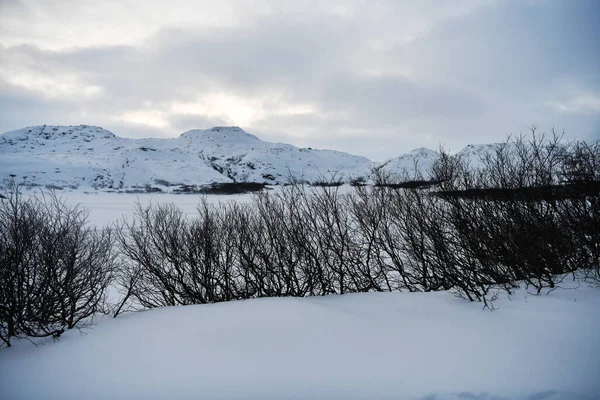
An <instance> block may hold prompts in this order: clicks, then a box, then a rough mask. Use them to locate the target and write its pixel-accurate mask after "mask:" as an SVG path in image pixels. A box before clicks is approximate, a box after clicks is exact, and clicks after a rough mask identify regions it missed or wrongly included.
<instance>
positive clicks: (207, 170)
mask: <svg viewBox="0 0 600 400" xmlns="http://www.w3.org/2000/svg"><path fill="white" fill-rule="evenodd" d="M478 148H479V147H477V146H475V147H473V149H472V153H473V156H475V155H476V154H477V149H478ZM436 158H437V154H436V153H435V152H434V151H432V150H429V149H425V148H421V149H416V150H413V151H411V152H409V153H407V154H405V155H402V156H399V157H397V158H393V159H390V160H388V161H386V162H384V163H373V162H371V161H370V160H368V159H367V158H365V157H360V156H356V155H351V154H348V153H343V152H339V151H333V150H314V149H311V148H298V147H295V146H292V145H289V144H283V143H271V142H266V141H262V140H260V139H258V138H257V137H256V136H254V135H251V134H248V133H246V132H244V131H243V130H242V129H240V128H237V127H215V128H211V129H206V130H191V131H188V132H185V133H183V134H182V135H181V136H179V137H177V138H172V139H127V138H121V137H118V136H116V135H114V134H113V133H112V132H109V131H107V130H105V129H102V128H100V127H95V126H87V125H79V126H49V125H44V126H35V127H29V128H24V129H19V130H16V131H11V132H7V133H4V134H2V135H0V186H5V185H7V184H8V183H9V182H10V181H11V179H14V180H15V181H16V182H18V183H23V184H25V185H30V186H48V185H50V186H54V187H60V188H71V189H76V188H83V189H85V188H93V189H101V190H120V189H126V188H136V187H145V186H158V187H162V188H166V187H169V186H177V185H203V184H210V183H215V182H260V183H267V184H283V183H286V182H287V181H288V178H289V176H290V175H292V176H294V177H296V178H299V179H302V180H304V181H307V182H310V183H314V182H317V181H322V180H331V179H336V180H343V181H345V182H349V181H350V180H352V179H356V178H362V179H367V177H368V176H369V174H370V171H371V169H372V168H381V169H383V170H385V171H390V172H392V173H395V174H398V175H400V176H402V177H403V178H407V179H413V178H415V177H416V176H418V175H419V174H426V173H425V172H424V171H426V170H427V168H429V166H431V165H432V164H433V162H435V160H436Z"/></svg>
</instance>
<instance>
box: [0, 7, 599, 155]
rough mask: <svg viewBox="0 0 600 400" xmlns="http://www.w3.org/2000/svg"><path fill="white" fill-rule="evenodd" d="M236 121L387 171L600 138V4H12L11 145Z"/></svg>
mask: <svg viewBox="0 0 600 400" xmlns="http://www.w3.org/2000/svg"><path fill="white" fill-rule="evenodd" d="M40 124H63V125H74V124H88V125H99V126H102V127H104V128H106V129H109V130H111V131H113V132H114V133H115V134H117V135H119V136H126V137H174V136H177V135H179V134H180V133H182V132H184V131H186V130H189V129H194V128H209V127H212V126H219V125H237V126H240V127H241V128H243V129H244V130H246V131H248V132H251V133H253V134H255V135H257V136H258V137H260V138H262V139H265V140H271V141H281V142H287V143H292V144H295V145H298V146H311V147H317V148H332V149H336V150H342V151H348V152H351V153H355V154H360V155H364V156H367V157H369V158H371V159H374V160H381V159H385V158H387V157H392V156H395V155H399V154H401V153H404V152H407V151H409V150H411V149H413V148H416V147H431V148H435V147H437V146H438V145H440V144H442V145H444V146H445V147H447V148H450V149H453V150H458V149H460V148H461V147H463V146H465V145H466V144H469V143H487V142H495V141H500V140H502V139H504V138H505V136H506V135H507V134H509V133H511V132H512V133H519V132H521V131H522V132H525V131H526V130H527V127H529V126H531V125H537V126H538V127H539V128H540V129H541V130H544V131H546V130H548V129H549V128H551V127H552V126H555V127H556V128H557V129H559V130H563V129H564V130H566V132H567V136H568V137H571V138H587V139H590V138H597V137H599V136H600V1H598V0H589V1H588V0H564V1H561V0H522V1H519V0H506V1H503V0H490V1H488V0H472V1H471V0H452V1H433V0H419V1H411V2H409V1H370V0H369V1H354V2H352V1H315V2H312V1H306V0H300V1H280V0H271V1H260V0H256V1H241V0H240V1H228V0H221V1H210V2H208V1H207V2H204V1H198V0H190V1H187V0H169V1H162V0H161V1H155V0H145V1H129V0H117V1H113V0H102V1H99V0H93V1H87V0H57V1H52V0H37V1H36V0H0V132H5V131H9V130H12V129H17V128H22V127H25V126H30V125H40Z"/></svg>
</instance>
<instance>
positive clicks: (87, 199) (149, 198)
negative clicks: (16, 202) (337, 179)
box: [26, 189, 277, 226]
mask: <svg viewBox="0 0 600 400" xmlns="http://www.w3.org/2000/svg"><path fill="white" fill-rule="evenodd" d="M274 190H277V189H274ZM37 193H40V192H39V191H36V190H32V191H28V192H26V194H30V195H31V194H37ZM57 195H58V196H59V197H60V198H62V199H64V200H65V202H66V203H67V204H68V205H70V206H75V205H78V204H79V205H81V206H83V207H84V208H86V209H87V210H88V211H89V218H88V220H89V222H90V223H91V224H93V225H96V226H106V225H110V224H112V223H113V222H118V221H119V220H121V219H122V218H129V219H131V217H132V216H133V214H134V212H135V207H136V203H138V202H139V203H140V204H142V205H149V204H158V203H173V204H176V205H177V207H179V208H180V209H181V210H182V211H183V212H184V213H186V214H188V215H194V214H195V213H196V207H197V206H198V203H199V202H200V200H201V199H202V198H203V197H204V198H206V199H208V201H209V202H210V203H219V202H223V203H225V202H228V201H236V202H239V203H246V202H249V201H250V200H251V198H252V195H251V194H239V195H207V196H201V195H194V194H170V193H160V194H151V193H144V194H128V193H123V194H116V193H102V192H99V193H94V194H85V193H81V192H71V193H63V192H57Z"/></svg>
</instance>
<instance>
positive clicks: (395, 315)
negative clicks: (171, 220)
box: [0, 282, 600, 400]
mask: <svg viewBox="0 0 600 400" xmlns="http://www.w3.org/2000/svg"><path fill="white" fill-rule="evenodd" d="M563 286H565V287H566V288H561V289H557V290H555V291H553V292H552V293H550V294H549V295H542V296H534V295H530V294H528V292H527V290H526V289H522V290H520V291H518V292H517V293H516V294H514V295H512V296H511V297H510V299H508V298H506V296H503V298H501V299H500V300H498V301H496V303H495V304H496V307H497V308H498V309H497V310H495V311H493V312H490V311H488V310H483V309H482V307H481V304H480V303H470V302H468V301H465V300H461V299H458V298H456V297H454V296H453V295H452V294H450V293H447V292H434V293H362V294H350V295H341V296H340V295H332V296H326V297H312V298H269V299H257V300H247V301H237V302H229V303H219V304H210V305H198V306H186V307H170V308H163V309H156V310H151V311H146V312H139V313H130V314H125V315H122V316H119V317H118V318H116V319H112V318H109V317H106V318H104V319H103V320H101V321H98V324H97V325H96V326H95V327H94V328H93V329H90V330H87V331H85V332H84V334H81V333H79V332H78V331H69V332H67V333H66V334H65V335H64V336H63V337H62V338H61V340H60V341H59V342H52V341H51V340H46V341H44V342H43V343H42V344H41V345H39V346H38V347H35V346H33V345H32V344H31V343H28V342H25V341H21V342H18V343H16V344H15V345H14V346H13V347H12V348H3V349H0V398H2V399H11V400H20V399H28V400H34V399H63V400H66V399H79V400H92V399H113V400H116V399H145V400H150V399H190V400H191V399H431V400H434V399H435V400H442V399H452V400H462V399H481V400H492V399H494V400H501V399H504V400H507V399H528V400H542V399H547V400H566V399H569V400H584V399H585V400H592V399H598V398H599V397H600V379H598V378H599V377H600V290H599V289H598V288H591V287H587V286H581V287H577V286H578V285H577V284H576V283H573V282H565V283H564V284H563Z"/></svg>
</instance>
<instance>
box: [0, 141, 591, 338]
mask: <svg viewBox="0 0 600 400" xmlns="http://www.w3.org/2000/svg"><path fill="white" fill-rule="evenodd" d="M439 156H440V157H439V160H438V161H437V162H436V163H435V164H434V165H433V167H432V168H431V169H430V171H427V173H426V174H424V175H422V176H417V177H414V176H413V177H410V178H411V179H407V177H398V176H393V175H391V174H389V173H386V172H384V171H382V170H375V171H373V176H372V181H373V182H374V184H373V185H356V186H353V187H350V188H349V187H340V186H339V185H331V186H328V185H320V186H319V187H309V186H306V185H301V184H295V185H289V186H286V187H282V188H280V189H279V190H276V191H273V192H260V193H257V194H254V195H253V198H252V201H251V202H250V203H248V204H241V203H237V202H226V203H219V204H210V203H209V202H208V201H207V200H206V198H203V199H202V200H201V201H200V203H199V205H198V208H197V213H196V214H195V215H194V216H186V215H185V214H184V213H183V211H182V210H180V209H179V208H178V207H177V206H175V205H174V204H155V205H149V206H143V205H141V204H138V205H137V208H136V212H135V214H134V217H133V219H130V220H123V221H122V222H120V223H119V224H117V225H115V226H112V227H110V228H102V229H100V228H95V227H90V226H89V224H88V223H87V212H86V211H85V210H84V209H83V208H81V207H79V206H76V207H70V206H67V205H66V204H65V203H64V202H62V201H61V200H60V199H58V197H57V196H55V195H53V194H45V195H42V196H37V197H36V196H34V197H25V196H23V195H22V194H21V193H20V192H19V190H18V188H16V187H14V188H13V190H11V191H9V193H7V198H6V199H3V200H1V201H0V339H1V340H2V341H3V343H4V344H5V345H10V341H11V339H13V338H19V337H26V338H32V337H44V336H52V337H59V336H60V335H61V334H62V333H63V332H64V331H65V330H66V329H72V328H83V327H85V326H86V325H88V324H91V323H93V319H94V317H96V316H98V315H102V314H111V315H113V316H117V315H119V314H120V313H123V312H127V311H135V310H143V309H150V308H156V307H165V306H176V305H191V304H205V303H214V302H221V301H231V300H241V299H250V298H258V297H284V296H294V297H303V296H323V295H328V294H344V293H356V292H369V291H379V292H384V291H438V290H449V291H452V292H453V293H455V294H457V295H458V296H461V297H463V298H465V299H468V300H471V301H482V302H483V303H484V304H485V305H486V306H488V307H490V308H493V300H494V296H495V294H496V293H498V291H499V290H503V291H507V292H509V293H510V292H512V291H513V290H515V289H516V288H517V287H519V285H521V284H522V283H523V282H524V283H525V285H527V286H528V287H530V288H532V290H534V291H535V292H536V293H541V292H542V291H544V290H545V289H548V290H552V289H553V288H555V287H556V286H557V285H559V284H560V282H561V280H562V279H566V277H567V276H572V277H573V278H575V277H580V276H582V275H583V277H584V279H586V280H588V281H592V282H595V283H598V282H600V142H599V141H592V142H584V141H576V142H565V141H563V140H562V139H561V136H560V135H557V134H553V135H552V136H550V137H546V136H544V135H537V134H536V133H535V132H533V135H531V136H528V137H524V136H521V137H515V138H509V139H508V140H506V141H505V142H504V143H501V144H499V145H497V146H496V147H494V148H493V149H491V150H490V151H488V152H486V153H485V154H482V155H481V157H480V159H479V160H476V162H475V163H474V164H469V161H470V160H468V159H467V158H465V157H464V156H461V155H460V154H458V155H457V154H450V153H448V152H446V151H444V150H440V152H439ZM471 161H472V160H471ZM577 271H579V272H577ZM576 272H577V274H576ZM569 274H570V275H569ZM109 294H110V296H109Z"/></svg>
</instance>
